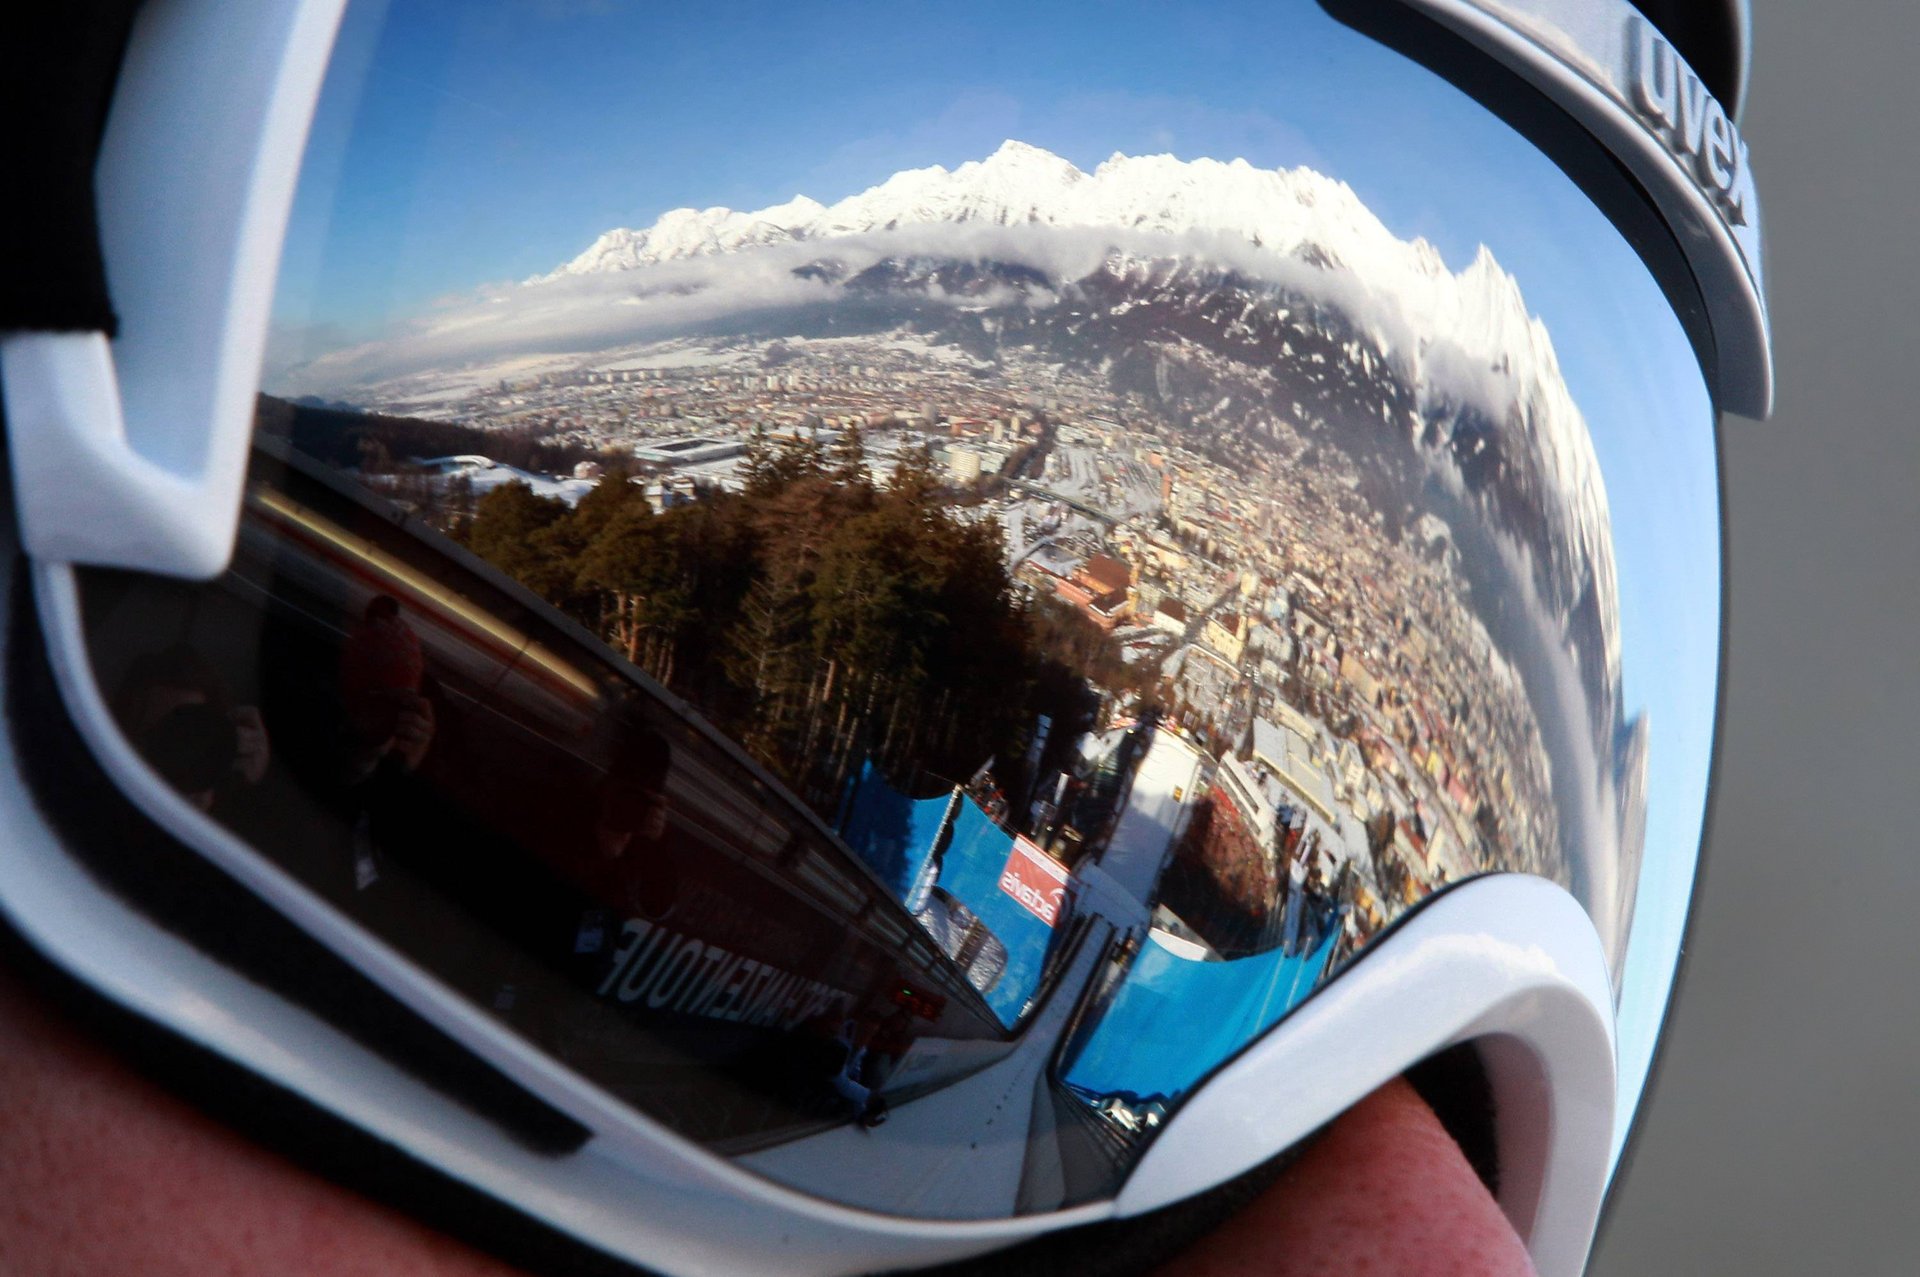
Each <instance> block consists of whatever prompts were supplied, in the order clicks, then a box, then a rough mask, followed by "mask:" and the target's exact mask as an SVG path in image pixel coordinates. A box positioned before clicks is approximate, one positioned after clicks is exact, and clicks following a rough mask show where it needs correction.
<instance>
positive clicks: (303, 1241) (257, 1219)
mask: <svg viewBox="0 0 1920 1277" xmlns="http://www.w3.org/2000/svg"><path fill="white" fill-rule="evenodd" d="M517 1271H518V1270H516V1269H512V1268H509V1267H508V1266H507V1265H505V1264H503V1263H501V1262H499V1261H498V1260H495V1259H492V1258H490V1257H488V1256H486V1255H484V1254H481V1253H479V1252H477V1251H475V1250H473V1249H471V1248H469V1247H467V1246H465V1245H464V1244H462V1243H460V1242H457V1241H454V1240H453V1239H451V1238H449V1237H447V1236H445V1235H443V1234H441V1233H437V1232H435V1231H433V1230H432V1229H430V1228H427V1227H426V1226H425V1225H422V1224H420V1223H418V1222H416V1221H414V1220H413V1219H411V1218H409V1217H408V1216H406V1215H403V1214H400V1213H399V1212H397V1211H394V1210H392V1209H390V1208H388V1207H386V1206H382V1205H380V1204H379V1203H377V1202H373V1201H370V1200H368V1199H366V1198H364V1197H361V1196H359V1195H357V1194H355V1193H353V1192H351V1191H349V1190H347V1189H345V1188H342V1187H340V1186H338V1185H336V1184H334V1183H332V1182H330V1181H328V1180H325V1179H322V1178H320V1177H318V1176H316V1175H313V1174H310V1173H309V1172H307V1171H304V1170H302V1169H300V1168H299V1167H297V1166H295V1165H293V1164H292V1163H291V1162H288V1161H286V1160H285V1159H283V1158H281V1157H279V1156H277V1155H275V1154H273V1153H270V1152H268V1151H267V1150H265V1149H263V1148H261V1147H259V1146H257V1145H255V1144H252V1143H251V1142H249V1141H247V1140H245V1139H243V1138H241V1137H240V1136H238V1135H236V1134H234V1133H233V1132H232V1131H229V1130H228V1129H227V1128H226V1127H224V1126H221V1125H220V1124H218V1123H216V1122H214V1121H213V1120H212V1119H210V1118H208V1117H206V1116H204V1115H203V1114H201V1113H200V1112H198V1111H197V1110H195V1109H193V1108H191V1107H190V1106H188V1105H186V1104H185V1103H183V1102H181V1101H180V1100H177V1099H175V1098H174V1097H173V1096H171V1095H169V1094H168V1093H166V1092H165V1091H163V1090H161V1089H160V1088H159V1087H157V1086H156V1085H154V1084H153V1083H151V1082H149V1081H147V1080H146V1079H144V1078H142V1077H141V1076H139V1075H138V1074H137V1073H135V1072H134V1071H133V1070H132V1069H131V1068H129V1067H127V1066H126V1065H125V1064H123V1063H121V1062H120V1061H119V1060H118V1059H117V1058H115V1057H114V1056H113V1055H111V1054H109V1053H108V1052H107V1051H105V1050H104V1049H102V1048H101V1047H100V1046H98V1045H97V1044H95V1043H94V1042H93V1041H92V1040H90V1039H89V1038H87V1037H85V1036H83V1035H82V1034H80V1033H79V1032H77V1031H76V1030H75V1029H73V1028H72V1027H70V1026H69V1025H67V1024H66V1023H64V1022H63V1021H62V1020H61V1019H60V1018H59V1017H58V1016H57V1015H56V1014H55V1013H53V1012H52V1011H50V1010H49V1009H48V1008H47V1007H45V1006H44V1005H43V1004H42V1003H41V1002H40V1001H39V1000H38V999H37V998H36V997H35V996H34V995H33V994H32V993H30V992H28V991H27V990H25V989H23V988H22V987H21V986H20V985H19V984H18V983H17V982H16V981H15V980H14V979H13V978H12V977H11V976H10V975H9V974H8V973H7V972H5V971H4V970H0V1273H5V1274H7V1275H8V1277H96V1275H98V1277H106V1275H108V1274H112V1275H113V1277H123V1275H124V1274H132V1273H138V1274H142V1275H143V1277H254V1275H255V1274H300V1275H301V1277H374V1275H375V1274H390V1273H406V1274H417V1275H419V1277H507V1275H508V1274H512V1273H514V1272H517ZM1532 1271H1533V1269H1532V1267H1531V1265H1530V1263H1529V1262H1528V1260H1527V1255H1526V1250H1525V1248H1524V1247H1523V1246H1522V1245H1521V1243H1520V1239H1519V1238H1518V1237H1517V1236H1516V1235H1515V1234H1514V1231H1513V1229H1512V1227H1511V1226H1509V1225H1508V1223H1507V1220H1506V1217H1505V1216H1503V1215H1502V1214H1501V1213H1500V1209H1499V1207H1498V1205H1496V1204H1495V1202H1494V1200H1493V1198H1492V1196H1491V1195H1490V1194H1489V1193H1488V1192H1487V1190H1486V1188H1485V1187H1484V1186H1483V1185H1482V1184H1481V1182H1480V1180H1479V1179H1478V1178H1477V1177H1476V1176H1475V1175H1474V1173H1473V1171H1472V1169H1471V1168H1470V1167H1469V1166H1468V1165H1467V1160H1466V1158H1465V1157H1464V1156H1463V1155H1462V1154H1461V1152H1460V1150H1459V1148H1458V1147H1457V1146H1455V1144H1454V1143H1453V1141H1452V1140H1451V1139H1450V1138H1449V1137H1448V1136H1447V1133H1446V1131H1445V1130H1444V1129H1443V1128H1442V1127H1441V1125H1440V1123H1439V1121H1438V1119H1436V1118H1435V1117H1434V1115H1433V1113H1432V1111H1431V1110H1430V1109H1428V1108H1427V1107H1426V1105H1425V1104H1424V1103H1422V1102H1421V1100H1420V1098H1419V1097H1418V1096H1417V1095H1416V1094H1415V1093H1414V1091H1413V1088H1412V1087H1410V1086H1408V1085H1407V1084H1406V1083H1405V1082H1402V1081H1395V1082H1392V1083H1389V1084H1388V1085H1387V1086H1385V1087H1383V1088H1381V1089H1380V1090H1379V1091H1376V1092H1375V1093H1374V1094H1373V1095H1371V1096H1369V1097H1368V1098H1367V1099H1365V1100H1363V1101H1362V1102H1361V1103H1360V1104H1358V1105H1356V1106H1355V1107H1354V1108H1353V1109H1352V1110H1351V1111H1349V1112H1348V1113H1347V1114H1346V1115H1344V1116H1343V1117H1341V1118H1340V1119H1339V1120H1338V1121H1336V1122H1335V1123H1334V1124H1333V1126H1332V1127H1331V1128H1330V1129H1329V1130H1328V1131H1327V1132H1326V1133H1325V1134H1324V1135H1323V1136H1322V1137H1321V1138H1320V1139H1319V1140H1318V1141H1317V1142H1316V1143H1315V1144H1314V1145H1313V1147H1311V1148H1310V1149H1308V1150H1307V1151H1306V1153H1304V1154H1303V1155H1302V1157H1301V1158H1300V1160H1299V1161H1298V1162H1296V1163H1295V1164H1294V1165H1293V1166H1292V1167H1291V1168H1289V1170H1288V1171H1287V1172H1286V1173H1285V1174H1284V1175H1283V1176H1281V1178H1280V1179H1279V1180H1278V1181H1277V1182H1276V1183H1275V1184H1274V1185H1273V1187H1272V1188H1270V1189H1268V1190H1267V1192H1266V1193H1265V1194H1263V1195H1262V1196H1261V1197H1259V1198H1257V1199H1256V1200H1255V1201H1254V1202H1253V1203H1252V1204H1251V1205H1250V1206H1248V1208H1247V1209H1246V1210H1245V1211H1243V1212H1242V1213H1241V1214H1240V1215H1238V1216H1236V1217H1235V1218H1234V1219H1232V1220H1230V1221H1229V1222H1228V1223H1227V1224H1226V1225H1225V1226H1224V1227H1223V1228H1221V1229H1220V1230H1218V1231H1217V1232H1216V1233H1214V1234H1213V1235H1211V1236H1209V1237H1207V1238H1205V1239H1204V1240H1203V1241H1202V1242H1201V1243H1200V1244H1199V1245H1198V1246H1196V1247H1195V1248H1194V1249H1193V1251H1192V1252H1190V1253H1189V1254H1188V1255H1186V1256H1184V1257H1182V1258H1181V1259H1180V1260H1179V1261H1176V1262H1175V1263H1174V1264H1172V1265H1170V1266H1169V1267H1167V1268H1166V1269H1164V1270H1162V1272H1163V1274H1164V1277H1174V1275H1176V1274H1177V1275H1178V1277H1253V1275H1254V1274H1260V1275H1261V1277H1268V1275H1271V1277H1309V1275H1312V1274H1321V1273H1340V1274H1346V1275H1352V1277H1364V1275H1365V1274H1383V1275H1384V1274H1409V1275H1411V1277H1421V1275H1423V1274H1435V1275H1436V1277H1438V1275H1442V1274H1456V1273H1457V1274H1476V1275H1483V1277H1507V1275H1509V1274H1513V1275H1519V1274H1526V1273H1531V1272H1532Z"/></svg>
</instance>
